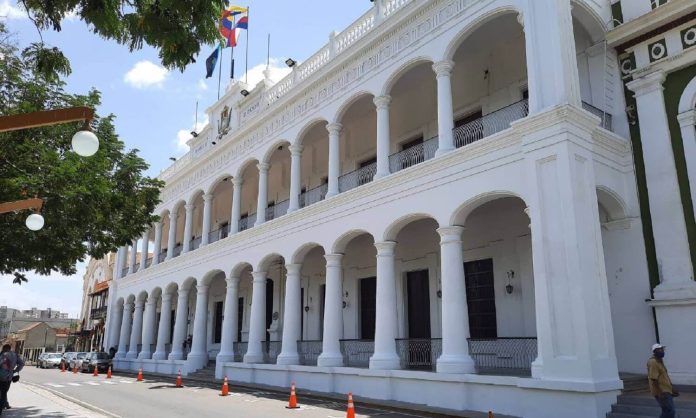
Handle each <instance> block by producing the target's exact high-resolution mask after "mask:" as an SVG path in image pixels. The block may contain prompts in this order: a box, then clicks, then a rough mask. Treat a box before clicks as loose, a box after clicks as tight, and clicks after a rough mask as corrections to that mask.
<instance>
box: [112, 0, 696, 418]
mask: <svg viewBox="0 0 696 418" xmlns="http://www.w3.org/2000/svg"><path fill="white" fill-rule="evenodd" d="M635 1H636V3H638V2H640V1H643V0H635ZM673 1H675V2H676V0H673ZM646 2H647V3H649V0H646ZM624 8H626V7H624ZM612 9H614V12H615V9H616V6H613V5H612V4H611V3H610V2H609V1H608V0H607V1H596V0H577V1H575V0H573V1H571V0H533V1H532V0H478V1H473V0H431V1H423V0H421V1H418V0H377V1H375V2H374V6H373V8H371V9H370V10H368V11H367V12H366V13H365V14H364V15H363V16H362V17H360V18H359V19H358V20H357V21H356V22H355V23H354V24H352V25H351V26H350V27H348V28H347V29H345V30H343V31H341V32H340V33H333V34H331V36H330V37H329V42H328V44H327V45H325V46H324V47H323V48H321V49H320V50H319V51H318V52H317V53H316V54H314V55H313V56H312V57H310V58H309V59H307V60H306V61H305V62H303V63H301V64H299V65H297V66H295V67H294V68H293V70H292V72H291V74H290V75H289V76H287V77H285V78H284V79H282V80H280V81H279V82H277V83H273V82H271V81H270V80H269V79H266V80H264V81H262V82H260V83H259V84H258V85H257V86H246V85H244V84H243V83H239V82H234V83H232V84H231V85H230V87H229V88H228V89H227V92H226V93H225V95H224V96H223V97H222V98H221V99H220V100H219V101H218V102H217V103H215V104H214V105H213V106H211V107H210V108H209V109H208V114H209V117H210V121H211V122H210V124H209V125H208V126H206V127H205V128H204V129H203V130H202V131H201V132H200V133H199V134H198V136H197V137H195V138H192V139H191V140H190V141H189V144H190V146H191V150H190V151H189V153H188V154H186V155H185V156H184V157H183V158H181V159H180V160H178V161H176V162H175V163H174V164H173V165H172V166H171V167H169V168H168V169H167V170H166V171H165V172H163V173H162V175H161V176H160V177H161V178H162V179H163V180H164V181H165V182H166V187H165V189H164V190H163V193H162V200H163V202H162V203H161V205H160V207H159V209H158V215H160V216H161V221H160V222H159V223H157V224H155V225H153V228H152V230H151V231H149V232H148V233H146V234H144V236H143V237H142V239H141V240H138V242H134V243H133V247H132V248H131V249H130V251H128V249H126V248H122V249H121V250H120V251H119V255H118V258H117V262H116V265H115V267H114V274H115V277H116V279H115V280H114V281H113V283H112V285H111V289H110V293H111V294H110V297H109V311H108V314H107V339H108V344H106V345H105V346H107V347H111V346H117V347H118V353H117V359H116V360H115V367H116V368H119V369H129V370H137V369H139V368H142V369H143V370H144V371H150V372H163V373H172V374H173V373H176V372H177V371H178V370H181V371H182V372H183V373H184V374H186V373H191V372H195V371H197V370H199V369H201V368H204V367H215V370H216V376H217V377H218V378H221V377H223V376H228V377H230V378H231V380H233V381H243V382H247V383H256V384H265V385H272V386H279V387H286V386H288V385H289V383H290V382H291V381H294V382H295V383H296V384H297V385H298V387H302V388H306V389H309V390H316V391H322V392H338V393H343V392H348V391H352V392H353V393H354V394H356V395H357V396H362V397H365V398H374V399H382V400H397V401H405V402H412V403H417V404H426V405H434V406H438V407H443V408H449V409H456V410H473V411H488V410H494V411H496V412H498V413H503V414H509V415H513V416H522V417H556V416H558V411H559V410H561V408H562V410H563V411H567V413H565V412H564V414H563V416H567V417H583V418H585V417H594V416H597V417H602V416H604V414H605V413H606V412H607V411H609V410H610V408H611V404H612V403H613V402H614V401H615V400H616V397H617V395H618V394H619V393H620V390H621V388H622V382H621V380H620V378H619V372H632V373H643V372H644V367H645V360H646V359H647V357H648V356H649V355H650V353H649V347H650V345H651V344H652V343H653V342H655V339H656V336H655V322H654V319H653V315H652V308H651V306H650V304H648V303H646V299H650V300H652V296H651V277H650V268H649V261H648V260H649V257H648V256H646V253H649V252H650V249H649V248H646V242H647V241H646V240H645V239H644V228H643V222H642V220H643V219H642V218H641V213H642V212H641V204H640V199H639V191H638V186H637V182H636V170H637V169H636V168H635V167H637V166H636V162H635V161H634V157H633V156H634V154H633V152H632V146H631V132H632V127H631V126H632V125H631V124H630V123H629V120H628V118H627V114H626V112H625V111H624V109H625V107H626V96H625V94H624V86H623V82H624V80H623V77H624V76H625V74H623V71H622V67H620V66H619V64H620V61H619V58H618V55H617V54H618V52H617V51H618V50H617V48H616V47H615V46H612V45H610V44H609V43H608V42H607V39H608V37H609V36H610V35H611V33H612V32H614V31H616V30H618V28H617V29H613V30H612V31H609V29H607V24H606V22H610V21H611V20H612ZM610 26H611V25H610ZM617 27H620V25H618V24H617ZM622 53H623V52H622ZM242 90H248V93H249V94H247V95H243V94H240V93H241V92H242ZM245 93H246V92H245ZM639 109H640V105H639ZM692 109H693V103H692ZM646 125H650V124H646ZM640 126H641V130H642V129H643V126H644V124H641V125H640ZM646 128H648V126H646ZM652 128H653V129H654V128H655V127H654V126H653V127H652ZM692 133H693V132H692ZM646 167H647V160H646ZM665 193H667V191H666V190H665ZM650 209H651V212H652V213H653V215H652V222H653V226H655V223H656V218H655V216H656V215H655V214H654V212H653V211H652V203H651V207H650ZM656 244H657V235H656ZM138 247H139V248H138ZM657 247H658V248H659V245H657ZM650 248H652V247H650ZM138 249H139V251H140V253H141V254H142V255H143V256H142V257H137V252H138ZM683 251H684V249H682V252H683ZM685 251H686V252H687V253H688V252H689V248H688V245H687V248H686V250H685ZM149 253H152V255H151V256H146V254H149ZM138 258H139V259H138ZM682 261H683V257H682ZM665 263H666V262H663V264H662V265H663V274H664V273H666V268H667V266H666V264H665ZM682 267H684V266H682ZM690 268H691V264H689V269H690ZM675 271H676V270H675ZM689 271H691V270H689ZM680 273H686V270H683V271H680ZM680 277H681V278H682V279H680V280H682V281H681V282H679V283H682V284H684V286H687V287H688V286H690V285H692V284H693V274H692V275H691V276H688V274H681V275H680ZM687 278H688V280H691V282H689V281H688V280H687ZM668 281H669V279H667V278H665V279H664V282H665V283H666V282H668ZM657 293H658V292H657V290H656V295H655V299H656V300H657V299H658V295H657ZM692 300H693V299H692ZM655 303H657V302H655ZM669 306H672V305H669ZM679 306H680V307H679V308H677V309H681V311H679V312H680V313H678V314H679V315H681V314H683V313H684V312H683V311H688V312H691V314H692V315H693V312H692V311H691V309H693V304H689V303H684V304H682V305H679ZM659 309H660V308H658V311H659ZM669 309H672V308H669ZM670 312H671V311H670ZM668 315H671V314H668ZM659 316H660V314H659V313H658V320H659ZM673 326H675V325H673ZM660 329H661V328H660ZM685 338H686V337H685ZM684 367H685V369H684V370H679V371H678V372H679V373H682V374H681V375H680V376H682V377H683V378H684V381H688V379H690V378H692V377H693V376H694V375H693V374H689V373H691V372H690V371H689V370H688V365H685V366H684ZM672 370H673V369H672ZM675 380H676V379H675Z"/></svg>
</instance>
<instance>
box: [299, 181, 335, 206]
mask: <svg viewBox="0 0 696 418" xmlns="http://www.w3.org/2000/svg"><path fill="white" fill-rule="evenodd" d="M328 191H329V185H328V184H322V185H321V186H319V187H315V188H313V189H309V190H307V191H306V192H304V193H300V198H299V201H300V207H301V208H303V207H305V206H309V205H313V204H315V203H317V202H321V201H322V200H324V199H326V193H327V192H328Z"/></svg>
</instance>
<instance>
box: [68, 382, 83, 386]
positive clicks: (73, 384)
mask: <svg viewBox="0 0 696 418" xmlns="http://www.w3.org/2000/svg"><path fill="white" fill-rule="evenodd" d="M68 384H69V385H70V386H80V384H79V383H68Z"/></svg>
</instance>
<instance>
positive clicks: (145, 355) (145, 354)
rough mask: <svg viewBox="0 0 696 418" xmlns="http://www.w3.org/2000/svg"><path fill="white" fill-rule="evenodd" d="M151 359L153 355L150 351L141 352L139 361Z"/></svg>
mask: <svg viewBox="0 0 696 418" xmlns="http://www.w3.org/2000/svg"><path fill="white" fill-rule="evenodd" d="M150 357H152V353H150V352H149V351H141V352H140V354H138V360H149V359H150Z"/></svg>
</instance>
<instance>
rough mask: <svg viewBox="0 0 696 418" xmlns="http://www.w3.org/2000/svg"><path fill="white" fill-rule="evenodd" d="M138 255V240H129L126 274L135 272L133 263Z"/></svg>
mask: <svg viewBox="0 0 696 418" xmlns="http://www.w3.org/2000/svg"><path fill="white" fill-rule="evenodd" d="M137 255H138V241H137V240H133V241H131V247H130V254H129V256H128V274H133V273H135V263H136V260H137Z"/></svg>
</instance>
